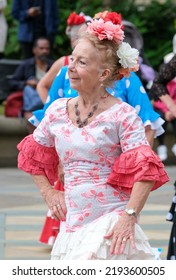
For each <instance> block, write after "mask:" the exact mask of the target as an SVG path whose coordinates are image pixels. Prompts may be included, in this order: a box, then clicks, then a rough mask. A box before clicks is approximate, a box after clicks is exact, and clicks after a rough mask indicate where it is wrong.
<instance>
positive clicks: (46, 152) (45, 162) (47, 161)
mask: <svg viewBox="0 0 176 280" xmlns="http://www.w3.org/2000/svg"><path fill="white" fill-rule="evenodd" d="M17 148H18V150H19V155H18V168H19V169H22V170H23V171H25V172H27V173H29V174H31V175H44V176H46V177H47V178H48V180H49V182H50V184H51V185H53V184H54V182H55V181H56V180H57V178H58V163H59V157H58V155H57V153H56V150H55V148H54V147H46V146H42V145H40V144H38V143H37V142H36V141H35V140H34V138H33V135H32V134H30V135H28V136H26V137H25V138H24V139H23V140H22V141H21V142H20V143H19V144H18V145H17Z"/></svg>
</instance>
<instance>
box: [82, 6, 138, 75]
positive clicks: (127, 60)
mask: <svg viewBox="0 0 176 280" xmlns="http://www.w3.org/2000/svg"><path fill="white" fill-rule="evenodd" d="M123 30H124V27H123V25H122V16H121V14H118V13H116V12H108V11H104V12H102V13H98V14H96V15H95V16H94V19H93V20H92V21H91V22H90V23H88V27H87V32H88V33H90V34H93V35H95V36H97V37H98V39H99V40H110V41H112V40H113V41H115V42H116V43H117V44H118V50H117V56H118V58H119V69H118V74H117V78H118V80H120V79H122V78H123V77H129V75H130V72H131V71H133V72H136V71H138V69H139V63H138V57H139V51H138V50H137V49H135V48H132V47H131V46H130V44H128V43H125V42H123V40H124V37H125V36H124V31H123Z"/></svg>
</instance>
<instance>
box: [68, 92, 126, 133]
mask: <svg viewBox="0 0 176 280" xmlns="http://www.w3.org/2000/svg"><path fill="white" fill-rule="evenodd" d="M71 99H73V98H72V97H70V98H65V112H66V116H67V120H68V122H69V123H70V124H71V125H72V126H74V127H75V128H78V129H84V128H86V127H89V126H90V125H91V124H92V123H94V122H95V121H96V120H97V119H98V118H99V117H100V116H101V115H102V114H104V113H106V112H108V111H110V110H112V109H113V108H114V107H115V106H117V105H119V104H121V103H122V102H121V101H120V100H119V102H120V103H115V104H114V105H112V106H111V107H109V108H108V109H106V110H104V111H103V112H101V113H99V114H98V115H97V116H95V118H94V119H93V120H92V121H91V122H90V123H88V124H87V125H85V126H83V127H78V126H76V125H75V124H74V123H73V122H72V120H71V119H70V118H69V114H68V102H69V100H71Z"/></svg>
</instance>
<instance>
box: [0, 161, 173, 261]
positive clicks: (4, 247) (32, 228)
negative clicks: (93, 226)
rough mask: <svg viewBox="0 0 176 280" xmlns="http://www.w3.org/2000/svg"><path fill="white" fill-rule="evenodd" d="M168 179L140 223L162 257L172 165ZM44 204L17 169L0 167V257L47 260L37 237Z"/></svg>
mask: <svg viewBox="0 0 176 280" xmlns="http://www.w3.org/2000/svg"><path fill="white" fill-rule="evenodd" d="M166 170H167V172H168V174H169V176H170V179H171V181H170V182H169V183H167V184H166V185H165V186H164V187H162V188H160V189H159V190H156V191H155V192H152V193H151V195H150V197H149V199H148V201H147V204H146V205H145V208H144V210H143V212H142V215H141V218H140V223H141V225H142V228H143V229H144V231H145V233H146V234H147V235H148V237H149V239H150V243H151V244H152V246H154V247H161V248H162V249H163V254H162V259H165V258H166V253H167V246H168V239H169V234H170V228H171V223H169V222H166V220H165V216H166V214H167V211H168V209H169V206H170V203H171V199H172V196H173V193H174V188H173V183H174V180H175V166H167V167H166ZM46 212H47V207H46V205H45V204H44V202H43V201H42V199H41V197H40V194H39V192H38V189H37V188H36V186H35V185H34V183H33V181H32V179H31V177H30V176H29V175H28V174H26V173H24V172H23V171H20V170H18V169H17V168H0V259H2V260H8V259H11V260H15V259H16V260H17V259H24V260H30V259H40V260H42V259H50V249H51V248H50V247H49V246H46V245H43V244H40V243H39V242H38V238H39V235H40V231H41V229H42V225H43V222H44V218H45V214H46Z"/></svg>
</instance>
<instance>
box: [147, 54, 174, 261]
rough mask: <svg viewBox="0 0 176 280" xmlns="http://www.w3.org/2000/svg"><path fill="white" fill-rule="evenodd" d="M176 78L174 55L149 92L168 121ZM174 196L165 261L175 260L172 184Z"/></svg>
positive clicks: (172, 110) (168, 218)
mask: <svg viewBox="0 0 176 280" xmlns="http://www.w3.org/2000/svg"><path fill="white" fill-rule="evenodd" d="M175 77H176V55H174V56H173V57H172V59H171V60H170V61H169V62H168V63H166V64H164V65H163V66H162V67H161V68H160V69H159V72H158V75H157V77H156V78H155V80H154V82H153V86H152V88H151V90H150V95H151V98H153V99H154V100H161V101H162V102H163V103H164V104H165V105H166V107H167V110H168V112H169V114H170V120H173V119H175V118H176V103H175V101H174V99H173V98H172V97H171V96H170V95H169V92H168V89H167V84H168V83H169V82H170V81H172V80H173V79H174V78H175ZM174 193H175V194H174V196H173V199H172V202H171V207H170V210H169V213H168V215H167V218H166V219H167V220H168V221H171V222H172V223H173V225H172V229H171V233H170V239H169V246H168V253H167V260H175V259H176V243H175V241H176V223H175V221H176V215H175V201H176V192H175V184H174Z"/></svg>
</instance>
